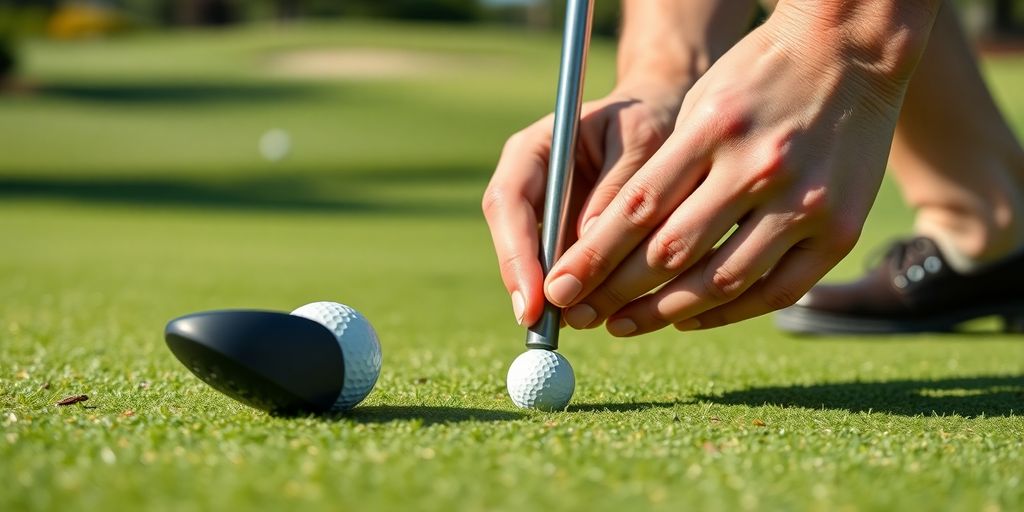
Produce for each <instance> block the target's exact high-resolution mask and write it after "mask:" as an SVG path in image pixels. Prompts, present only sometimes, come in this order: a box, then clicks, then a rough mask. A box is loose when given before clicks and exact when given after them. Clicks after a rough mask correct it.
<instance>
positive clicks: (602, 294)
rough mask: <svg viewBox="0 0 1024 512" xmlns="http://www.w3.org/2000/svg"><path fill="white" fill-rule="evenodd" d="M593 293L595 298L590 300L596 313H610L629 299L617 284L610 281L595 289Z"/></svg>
mask: <svg viewBox="0 0 1024 512" xmlns="http://www.w3.org/2000/svg"><path fill="white" fill-rule="evenodd" d="M594 295H595V298H596V299H597V300H595V301H592V303H591V305H592V306H596V308H595V309H597V310H598V315H601V314H602V313H605V314H607V313H611V312H613V311H615V310H617V309H619V308H620V307H622V306H624V305H626V304H627V303H629V301H630V298H629V297H627V296H626V294H625V293H623V291H622V290H621V289H619V287H618V286H616V285H614V284H611V283H609V284H607V285H605V286H602V287H600V288H599V289H597V290H595V292H594Z"/></svg>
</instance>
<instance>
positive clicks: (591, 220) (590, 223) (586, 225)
mask: <svg viewBox="0 0 1024 512" xmlns="http://www.w3.org/2000/svg"><path fill="white" fill-rule="evenodd" d="M596 222H597V217H591V218H589V219H587V221H586V222H584V223H583V231H581V232H580V234H581V235H585V234H587V231H590V228H592V227H594V223H596Z"/></svg>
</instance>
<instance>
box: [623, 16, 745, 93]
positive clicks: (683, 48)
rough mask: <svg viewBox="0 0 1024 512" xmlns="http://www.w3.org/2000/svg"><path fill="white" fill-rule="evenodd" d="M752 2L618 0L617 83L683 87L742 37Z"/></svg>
mask: <svg viewBox="0 0 1024 512" xmlns="http://www.w3.org/2000/svg"><path fill="white" fill-rule="evenodd" d="M755 5H756V3H755V1H754V0H623V2H622V9H623V27H622V36H621V38H620V40H619V54H618V79H619V83H620V84H622V83H630V82H637V81H640V82H644V81H652V80H653V81H660V82H666V83H671V84H687V85H689V84H690V83H692V81H693V80H695V79H696V78H697V77H699V76H700V75H702V74H703V73H704V72H705V71H707V69H708V68H709V67H710V66H711V64H712V63H713V62H714V61H715V60H716V59H718V57H720V56H721V55H722V54H723V53H725V52H726V50H728V49H729V48H730V47H731V46H732V45H733V44H734V43H735V42H736V41H738V40H739V39H740V38H741V37H743V34H744V32H745V31H746V30H747V29H748V28H749V26H750V21H751V19H752V17H753V14H754V7H755Z"/></svg>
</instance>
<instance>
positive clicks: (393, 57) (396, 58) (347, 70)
mask: <svg viewBox="0 0 1024 512" xmlns="http://www.w3.org/2000/svg"><path fill="white" fill-rule="evenodd" d="M468 65H469V63H468V62H465V61H463V60H462V59H458V58H455V57H452V56H448V55H440V54H433V53H427V52H414V51H408V50H390V49H382V48H335V49H316V50H301V51H293V52H288V53H281V54H278V55H275V56H274V57H272V58H271V59H270V60H269V62H268V64H267V70H268V71H269V72H270V73H271V74H273V75H277V76H284V77H295V78H320V79H358V78H404V77H410V76H428V75H431V74H436V73H445V72H449V71H453V70H458V69H461V68H465V67H467V66H468Z"/></svg>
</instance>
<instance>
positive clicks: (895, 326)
mask: <svg viewBox="0 0 1024 512" xmlns="http://www.w3.org/2000/svg"><path fill="white" fill-rule="evenodd" d="M992 316H998V317H1002V319H1003V331H1004V332H1008V333H1024V302H1019V303H1012V304H1005V305H999V306H986V307H979V308H973V309H968V310H962V311H959V312H957V313H949V314H943V315H937V316H934V317H928V318H915V319H908V320H900V319H892V318H871V317H863V316H853V315H841V314H836V313H824V312H821V311H813V310H810V309H807V308H801V307H797V306H794V307H789V308H786V309H783V310H781V311H779V312H777V313H776V314H775V326H776V327H778V328H779V329H780V330H782V331H784V332H788V333H791V334H876V335H877V334H911V333H927V332H956V331H957V327H959V326H960V325H961V324H963V323H964V322H968V321H971V320H977V319H979V318H986V317H992Z"/></svg>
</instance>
